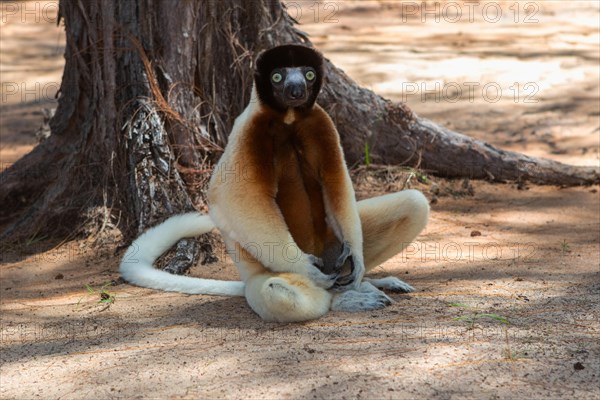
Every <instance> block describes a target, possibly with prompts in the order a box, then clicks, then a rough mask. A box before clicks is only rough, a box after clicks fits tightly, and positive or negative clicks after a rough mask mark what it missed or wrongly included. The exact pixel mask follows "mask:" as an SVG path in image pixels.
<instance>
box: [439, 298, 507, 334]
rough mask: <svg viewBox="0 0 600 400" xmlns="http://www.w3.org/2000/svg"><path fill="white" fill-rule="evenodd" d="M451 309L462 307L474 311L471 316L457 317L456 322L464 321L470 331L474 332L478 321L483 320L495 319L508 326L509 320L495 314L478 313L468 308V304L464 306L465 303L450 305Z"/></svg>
mask: <svg viewBox="0 0 600 400" xmlns="http://www.w3.org/2000/svg"><path fill="white" fill-rule="evenodd" d="M448 305H449V306H450V307H460V308H466V309H470V310H473V312H472V313H471V314H469V315H461V316H460V317H455V318H454V320H455V321H463V322H466V323H467V324H468V328H467V329H469V330H472V329H473V328H474V327H475V323H476V322H477V321H478V320H481V319H483V318H490V319H493V320H495V321H498V322H500V323H502V324H506V325H508V324H509V322H508V319H506V318H505V317H503V316H501V315H498V314H493V313H480V312H478V311H477V310H476V309H473V308H472V307H470V306H468V305H467V304H463V303H450V304H448Z"/></svg>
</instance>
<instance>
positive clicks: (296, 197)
mask: <svg viewBox="0 0 600 400" xmlns="http://www.w3.org/2000/svg"><path fill="white" fill-rule="evenodd" d="M270 133H271V135H270V136H271V137H272V140H273V147H272V148H273V167H274V176H275V180H276V195H275V201H276V203H277V205H278V206H279V208H280V210H281V213H282V214H283V218H284V220H285V222H286V224H287V226H288V229H289V230H290V233H291V234H292V237H293V238H294V240H295V241H296V243H297V244H298V246H300V248H301V249H302V250H303V251H304V252H307V253H310V254H315V255H320V254H321V253H322V251H323V247H324V241H325V236H326V233H327V223H326V222H325V206H324V203H323V191H322V187H321V182H320V178H319V170H318V165H315V163H314V162H311V157H308V156H309V154H308V153H309V152H310V151H313V149H311V148H308V147H307V143H306V140H303V138H302V137H301V135H300V134H299V132H298V130H297V127H295V126H294V125H293V124H292V125H287V124H280V123H273V124H272V126H271V132H270ZM313 159H314V158H313Z"/></svg>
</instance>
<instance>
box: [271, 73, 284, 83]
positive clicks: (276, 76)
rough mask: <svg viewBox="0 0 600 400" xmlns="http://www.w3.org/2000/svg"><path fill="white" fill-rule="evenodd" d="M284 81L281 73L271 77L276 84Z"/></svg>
mask: <svg viewBox="0 0 600 400" xmlns="http://www.w3.org/2000/svg"><path fill="white" fill-rule="evenodd" d="M282 79H283V76H281V74H280V73H279V72H275V73H274V74H273V75H271V80H272V81H273V82H275V83H279V82H281V80H282Z"/></svg>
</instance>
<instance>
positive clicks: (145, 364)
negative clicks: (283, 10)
mask: <svg viewBox="0 0 600 400" xmlns="http://www.w3.org/2000/svg"><path fill="white" fill-rule="evenodd" d="M12 4H15V3H12V2H4V3H2V4H1V7H2V8H3V14H2V18H1V19H2V26H1V27H2V35H1V37H0V47H1V49H2V59H1V60H0V71H1V72H2V96H3V98H2V103H1V105H2V110H1V111H0V115H1V117H2V118H1V121H0V128H1V132H0V133H1V139H2V142H1V146H0V160H1V162H2V163H3V164H4V165H6V164H9V163H11V162H14V161H15V160H16V159H17V158H18V157H20V156H21V155H22V154H24V153H25V152H26V151H28V150H29V149H31V147H32V146H33V145H35V140H36V139H35V135H34V132H35V131H36V129H37V128H38V127H39V125H40V124H41V121H42V115H41V112H40V110H41V108H42V107H47V106H51V104H52V100H51V97H52V96H48V95H47V94H44V95H37V96H33V95H32V96H33V97H34V98H30V97H31V96H30V97H27V96H26V93H25V94H24V93H23V91H22V88H23V87H25V88H26V89H27V88H31V87H35V83H36V82H45V83H48V82H59V81H60V76H61V72H62V71H61V63H62V56H61V54H62V50H63V46H64V43H63V42H62V38H63V36H62V34H61V33H60V29H59V28H56V27H55V26H54V24H53V22H52V21H51V18H46V19H47V20H44V19H41V20H39V21H35V20H33V21H32V20H31V19H29V20H28V19H27V18H23V17H22V15H19V14H17V15H16V17H15V16H14V15H13V14H10V13H8V12H7V9H6V7H7V6H9V5H12ZM34 4H39V5H40V7H44V6H46V5H47V4H52V3H44V2H41V3H40V2H28V3H27V5H30V6H31V7H32V8H33V7H34ZM296 4H298V7H299V9H301V10H302V11H303V14H302V16H299V15H297V14H296V15H295V16H296V17H298V19H300V20H301V21H302V22H304V23H305V24H304V26H303V29H305V30H306V31H307V32H309V33H311V35H312V38H313V40H314V41H315V43H316V44H317V46H318V47H319V48H321V49H322V50H323V51H324V52H325V54H326V55H327V56H328V57H330V58H331V59H332V60H333V61H334V62H335V63H336V64H338V65H340V66H341V67H342V68H343V69H344V70H345V71H346V72H348V73H349V74H350V75H351V76H353V77H354V78H355V79H356V80H358V81H359V82H361V83H362V84H364V85H366V86H370V87H372V88H373V89H375V90H377V91H379V92H381V93H383V94H385V95H386V96H388V97H390V98H393V99H396V100H402V99H403V96H404V99H405V100H407V101H408V103H409V105H410V106H411V107H412V108H413V109H414V110H415V111H416V112H417V113H419V114H421V115H424V116H427V117H430V118H432V119H434V120H436V121H438V122H440V123H444V124H446V125H448V126H450V127H452V128H453V129H455V130H458V131H462V132H465V133H467V134H469V135H473V136H475V137H479V138H482V139H485V140H488V141H490V142H492V143H494V144H497V145H499V146H503V147H505V148H510V149H513V150H518V151H524V152H526V153H528V154H532V155H541V156H545V157H548V158H553V159H557V160H561V161H565V162H571V163H575V164H580V165H598V162H599V161H598V150H599V143H598V139H599V129H600V111H599V110H600V96H599V93H598V90H599V89H598V82H599V71H598V62H599V60H600V54H599V42H600V36H599V32H598V29H599V26H598V18H599V13H600V10H599V8H598V6H597V5H595V3H594V2H583V1H578V2H570V3H567V2H558V1H557V2H552V3H546V2H545V3H541V2H537V3H531V4H534V6H539V10H537V9H536V8H531V9H530V10H529V11H530V14H529V16H527V15H526V14H525V11H527V10H524V5H525V3H517V5H518V7H519V9H520V14H519V15H518V18H517V17H516V16H515V14H514V9H515V7H514V4H515V3H513V2H496V3H494V4H497V5H498V6H500V7H501V9H502V11H503V15H504V17H503V19H501V20H500V21H498V22H497V23H493V22H489V21H488V20H491V19H493V17H494V14H493V13H492V11H491V9H487V10H488V12H489V14H485V17H486V18H487V19H488V20H486V18H483V16H482V13H481V8H482V7H483V5H484V4H487V3H481V6H480V8H476V9H475V10H474V11H475V12H474V18H473V21H472V22H470V21H469V16H468V8H466V6H465V5H464V4H462V5H461V7H462V9H461V10H462V12H463V14H464V16H463V20H462V21H460V22H454V23H453V22H449V21H448V20H453V19H454V18H455V17H456V10H455V11H453V12H454V14H452V13H450V11H452V10H450V9H448V8H446V9H445V10H446V12H445V13H444V11H443V10H444V9H442V8H440V13H439V22H437V21H436V20H435V16H434V15H429V14H428V15H426V16H425V17H424V18H425V21H424V22H423V21H422V20H421V16H420V15H418V11H419V10H418V9H416V10H415V9H413V8H406V4H408V5H411V7H412V5H417V6H418V5H419V4H421V3H420V2H408V3H405V6H404V7H405V8H402V7H403V6H402V5H398V4H395V5H394V4H392V3H391V2H368V1H364V2H352V3H340V2H335V3H334V2H329V3H323V4H321V5H320V6H319V7H320V8H319V14H318V15H317V14H315V12H316V11H315V10H316V9H315V8H312V9H311V8H310V7H311V6H312V3H310V4H306V3H300V2H296ZM328 5H333V6H334V8H331V7H329V8H325V7H326V6H328ZM511 6H513V9H511V8H510V7H511ZM48 7H50V6H48ZM336 7H337V8H336ZM430 7H431V8H430V9H434V6H430ZM530 7H532V6H530ZM40 10H42V9H40ZM46 10H49V9H48V8H47V9H46ZM477 10H479V11H477ZM536 10H537V11H536ZM8 11H11V10H10V9H9V10H8ZM293 11H295V10H291V12H293ZM11 12H12V11H11ZM40 12H42V11H40ZM48 12H49V11H48ZM331 12H333V14H332V15H331V14H330V13H331ZM478 12H479V14H478ZM9 14H10V15H9ZM526 17H528V18H529V20H531V19H537V22H535V23H532V24H525V18H526ZM5 19H6V21H5ZM332 19H334V20H337V22H335V23H334V22H331V20H332ZM515 19H516V20H517V22H515ZM403 82H404V86H403ZM436 82H439V84H440V91H439V92H436V93H433V92H432V93H429V94H427V93H424V96H425V97H424V98H421V95H422V94H423V92H425V91H427V90H429V89H431V88H434V89H435V83H436ZM468 82H479V83H480V87H482V86H484V85H486V84H488V83H493V84H497V85H499V87H500V88H501V89H502V93H503V95H502V96H501V98H499V99H498V101H497V102H494V103H493V102H491V101H490V99H491V97H489V96H488V97H486V96H483V95H481V92H479V95H477V94H476V93H477V92H476V91H475V94H474V96H473V97H472V99H471V98H470V97H469V96H468V95H463V96H459V97H458V100H456V101H454V100H455V97H456V94H454V95H453V94H452V93H455V92H452V90H456V88H457V87H463V88H464V87H465V86H464V85H465V83H468ZM515 82H517V83H518V84H519V87H520V88H521V89H520V90H524V86H525V85H526V84H528V83H529V84H535V85H537V86H530V87H529V89H531V87H533V88H537V91H536V93H535V95H533V100H537V102H534V103H528V102H524V100H523V97H521V100H519V101H515V99H514V96H513V94H514V90H516V86H514V84H515ZM15 83H16V86H14V84H15ZM407 83H409V84H410V83H414V84H416V87H417V88H418V90H417V91H416V92H415V90H414V88H415V86H410V85H408V86H407ZM422 84H425V85H426V86H425V87H424V88H425V90H421V89H422V87H421V85H422ZM11 85H12V86H11ZM23 85H25V86H23ZM32 85H33V86H32ZM457 85H458V86H457ZM493 86H494V87H497V86H495V85H493ZM511 86H513V87H514V88H515V89H514V90H513V91H512V92H511V89H510V87H511ZM15 87H17V88H18V89H19V90H21V91H18V92H17V93H16V94H13V89H14V88H15ZM47 87H49V86H47ZM445 88H446V89H445ZM403 91H408V92H411V91H412V92H413V93H412V94H405V95H403ZM523 93H525V92H523ZM527 93H528V94H531V93H532V92H527ZM8 94H10V96H9V95H8ZM452 96H455V97H452ZM521 96H523V94H521ZM355 178H356V179H355V183H356V185H357V188H358V191H357V192H358V195H359V197H361V198H364V197H371V196H375V195H378V194H382V193H385V192H386V191H390V190H398V189H400V188H402V187H404V186H405V183H406V180H407V178H408V176H407V174H406V173H404V174H398V173H395V172H394V171H392V172H385V171H381V170H376V171H371V172H369V173H367V174H365V173H357V174H356V176H355ZM406 186H412V187H416V188H418V189H421V190H423V191H424V192H425V193H426V194H427V195H428V196H429V197H430V198H433V197H435V198H436V199H437V201H436V202H435V203H434V204H432V216H431V221H430V223H429V226H428V227H427V228H426V230H425V231H424V233H423V234H422V235H421V236H420V237H419V238H418V241H417V242H415V243H414V244H413V245H411V246H410V247H409V248H408V249H407V251H406V252H405V253H404V254H402V255H399V256H397V257H396V258H394V259H392V260H390V261H389V262H387V263H385V264H384V265H382V266H381V267H379V268H378V269H377V270H376V275H377V276H385V275H396V276H400V277H401V278H402V279H404V280H406V281H408V282H409V283H411V284H412V285H414V286H415V287H416V288H417V289H418V290H417V292H416V293H413V294H410V295H397V294H392V295H391V296H392V297H393V298H394V300H396V302H395V303H394V304H393V305H392V306H390V307H388V308H386V309H383V310H379V311H374V312H369V313H361V314H349V313H330V314H329V315H327V316H325V317H324V318H322V319H320V320H317V321H312V322H308V323H303V324H290V325H280V324H273V323H265V322H262V321H261V320H259V319H258V317H256V316H255V315H254V314H253V313H252V312H251V311H250V309H249V308H248V307H247V306H246V304H245V302H244V300H243V299H241V298H218V297H211V296H185V295H180V294H172V293H170V294H165V293H160V292H156V291H152V290H146V289H140V288H136V287H132V286H129V285H127V284H117V285H112V286H108V287H106V288H105V291H106V292H108V293H107V294H105V297H107V296H114V299H115V301H114V302H112V303H107V304H103V303H98V301H99V300H100V298H101V291H102V290H103V289H102V287H103V285H104V284H105V283H106V282H110V281H112V280H116V279H117V278H118V272H117V263H118V257H117V255H115V254H116V253H115V246H114V245H111V244H106V245H105V246H104V247H102V248H100V249H96V250H94V251H92V250H90V246H89V245H88V243H87V242H85V241H79V242H71V243H67V244H65V245H63V246H62V247H59V248H56V249H54V250H52V251H49V252H45V253H39V252H37V251H36V248H38V247H39V246H38V244H36V243H35V242H31V243H26V244H24V245H23V248H22V249H19V251H18V252H15V253H14V254H2V264H1V269H0V273H1V282H0V296H1V299H0V309H1V312H2V314H1V322H0V335H1V336H0V339H1V355H0V397H1V398H3V399H4V398H17V399H29V398H61V399H69V398H89V397H94V398H100V399H104V398H119V397H122V398H189V399H192V398H390V399H398V398H440V399H451V398H484V399H496V398H531V399H538V398H539V399H541V398H582V399H585V398H589V399H593V398H596V399H597V398H599V397H600V388H599V386H598V383H597V382H598V380H599V377H600V345H599V344H598V343H599V340H598V339H599V333H600V323H599V316H600V310H599V306H598V298H599V296H600V279H599V278H600V272H599V262H600V244H599V243H600V201H599V194H598V187H597V186H596V187H587V188H570V189H559V188H553V187H537V186H532V185H531V186H529V187H528V188H527V189H526V190H517V189H516V188H515V187H514V186H513V185H508V184H507V185H491V184H488V183H483V182H471V183H463V182H452V181H444V180H439V179H435V178H430V179H429V180H428V181H427V182H426V183H418V182H417V181H416V179H415V178H413V179H411V180H410V183H409V184H408V185H406ZM222 259H224V260H225V261H222V262H219V263H216V264H212V265H209V266H197V267H194V268H193V270H192V274H193V275H197V276H204V277H213V278H226V279H235V277H236V274H235V272H234V269H233V267H232V265H231V263H229V262H228V261H227V260H226V257H222ZM86 285H89V287H90V290H88V289H87V288H86Z"/></svg>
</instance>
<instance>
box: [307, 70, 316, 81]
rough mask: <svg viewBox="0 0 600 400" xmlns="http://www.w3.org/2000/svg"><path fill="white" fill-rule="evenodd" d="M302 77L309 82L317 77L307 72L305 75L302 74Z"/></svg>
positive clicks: (311, 72)
mask: <svg viewBox="0 0 600 400" xmlns="http://www.w3.org/2000/svg"><path fill="white" fill-rule="evenodd" d="M304 76H306V79H308V80H309V81H312V80H313V79H315V76H317V75H315V73H314V72H313V71H308V72H306V74H304Z"/></svg>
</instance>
